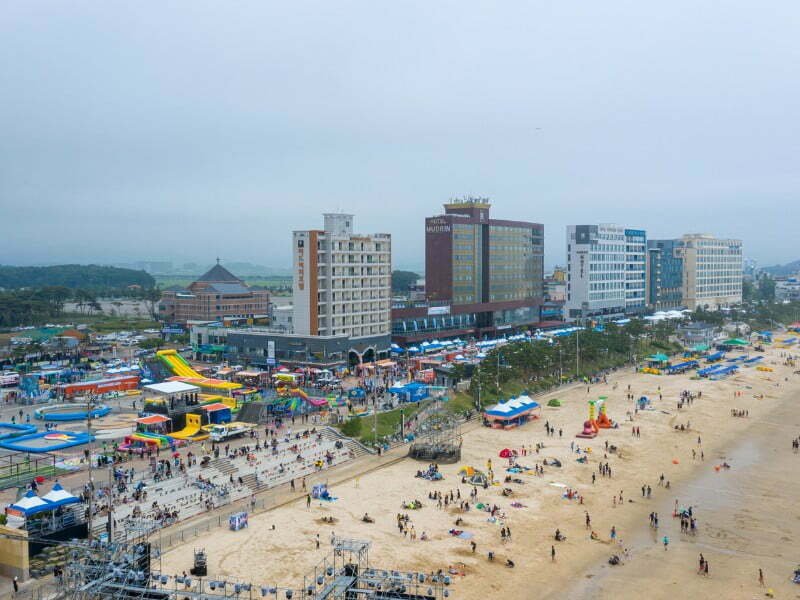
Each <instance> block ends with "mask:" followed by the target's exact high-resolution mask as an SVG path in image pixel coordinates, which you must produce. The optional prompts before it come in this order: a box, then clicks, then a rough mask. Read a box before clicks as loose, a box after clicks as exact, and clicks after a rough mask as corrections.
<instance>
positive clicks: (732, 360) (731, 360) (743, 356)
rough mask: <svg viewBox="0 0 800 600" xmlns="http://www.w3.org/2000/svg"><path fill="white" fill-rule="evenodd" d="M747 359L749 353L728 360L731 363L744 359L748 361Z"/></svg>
mask: <svg viewBox="0 0 800 600" xmlns="http://www.w3.org/2000/svg"><path fill="white" fill-rule="evenodd" d="M746 360H747V355H746V354H744V355H742V356H737V357H736V358H729V359H728V362H729V363H737V362H743V361H746Z"/></svg>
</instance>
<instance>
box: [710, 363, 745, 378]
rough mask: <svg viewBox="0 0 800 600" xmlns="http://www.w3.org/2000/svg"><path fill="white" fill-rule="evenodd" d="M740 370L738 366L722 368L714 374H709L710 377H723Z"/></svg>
mask: <svg viewBox="0 0 800 600" xmlns="http://www.w3.org/2000/svg"><path fill="white" fill-rule="evenodd" d="M738 370H739V367H738V366H736V365H728V366H726V367H721V368H719V369H717V370H716V371H714V372H713V373H710V374H709V377H720V376H722V375H729V374H730V373H735V372H736V371H738Z"/></svg>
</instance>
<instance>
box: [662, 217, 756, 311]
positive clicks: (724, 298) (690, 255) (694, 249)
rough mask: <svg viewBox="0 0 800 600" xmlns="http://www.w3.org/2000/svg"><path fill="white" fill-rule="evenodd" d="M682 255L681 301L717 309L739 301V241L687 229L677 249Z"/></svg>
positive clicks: (740, 251)
mask: <svg viewBox="0 0 800 600" xmlns="http://www.w3.org/2000/svg"><path fill="white" fill-rule="evenodd" d="M677 252H678V253H679V254H680V256H681V258H682V259H683V304H684V305H686V308H688V309H690V310H695V309H697V308H708V309H710V310H717V309H719V308H722V307H725V306H731V305H734V304H741V302H742V241H741V240H726V239H718V238H715V237H714V236H712V235H708V234H701V233H691V234H687V235H684V236H683V237H682V238H681V244H680V247H679V248H678V249H677Z"/></svg>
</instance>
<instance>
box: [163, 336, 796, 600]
mask: <svg viewBox="0 0 800 600" xmlns="http://www.w3.org/2000/svg"><path fill="white" fill-rule="evenodd" d="M779 352H781V350H778V349H775V350H771V351H770V352H769V353H768V356H767V358H766V359H765V362H766V363H767V364H769V366H771V367H773V368H774V369H775V371H774V372H772V373H765V372H761V371H757V370H755V368H747V369H741V370H740V373H739V374H738V375H736V376H735V377H731V378H729V379H727V380H724V381H716V382H714V381H706V380H703V381H691V380H689V378H688V376H685V375H681V376H653V375H643V374H635V373H633V372H632V371H630V370H628V371H627V372H624V373H623V372H620V373H618V374H615V375H614V376H613V377H612V378H610V379H609V382H608V384H601V385H595V386H592V388H591V389H590V390H589V393H588V394H587V391H586V388H585V387H575V388H572V389H570V390H561V391H560V392H558V393H554V394H550V395H548V396H546V397H544V398H543V399H540V401H541V402H542V404H545V403H546V401H547V399H549V398H550V397H558V398H560V399H562V401H563V403H564V405H563V406H562V407H561V408H547V407H546V408H544V409H543V412H542V418H541V420H540V421H539V422H535V423H531V424H528V425H526V426H524V427H522V428H520V429H517V430H514V431H508V432H501V431H493V430H489V429H485V428H477V429H475V430H474V431H471V432H468V433H466V434H465V436H464V449H463V460H462V462H461V463H460V464H470V465H473V466H475V467H477V468H480V469H485V467H486V462H487V459H489V458H491V460H492V462H493V465H494V469H495V475H496V477H497V478H502V477H503V476H505V472H504V468H503V467H504V461H503V460H502V459H500V458H498V456H497V455H498V452H499V451H500V450H501V449H502V448H504V447H510V448H519V447H520V446H521V445H523V444H524V445H525V446H528V445H534V444H536V443H537V442H543V443H544V444H545V446H546V447H545V449H544V450H543V451H542V453H541V454H540V455H539V456H536V455H535V454H534V455H530V456H527V457H521V458H519V462H520V463H521V464H524V465H527V466H530V467H533V465H534V464H535V463H536V462H537V460H541V459H542V458H544V457H555V458H558V459H559V460H561V461H562V462H563V468H561V469H557V468H551V467H545V474H544V476H541V477H539V476H535V475H524V474H523V475H519V476H517V477H519V478H520V479H522V480H523V482H524V483H523V484H511V485H510V486H509V487H511V488H512V489H513V496H512V497H510V498H507V497H503V496H502V494H501V490H502V487H503V486H491V487H490V488H489V489H488V490H483V489H482V488H481V489H479V496H478V501H479V502H486V503H491V504H497V505H498V506H499V507H500V509H501V511H503V512H504V513H505V515H506V516H507V518H506V519H505V520H504V521H503V523H504V524H506V525H508V526H509V527H510V528H511V530H512V541H510V542H507V543H505V544H502V543H501V541H500V533H499V532H500V528H501V525H500V523H490V522H488V521H487V517H488V516H489V515H488V514H486V513H483V512H479V511H476V510H471V511H469V512H465V513H461V512H460V511H459V510H458V508H454V507H451V508H449V509H447V510H440V509H438V508H437V507H436V502H435V501H431V500H428V492H429V491H431V490H438V491H441V492H442V493H446V492H449V491H450V490H453V491H455V490H457V489H458V490H460V491H461V495H462V498H465V499H466V498H467V497H468V495H469V490H470V487H469V486H467V485H464V484H462V483H461V481H460V478H459V477H458V476H457V471H458V468H459V466H460V465H446V466H443V467H442V472H443V473H444V474H445V479H444V480H443V481H439V482H428V481H425V480H422V479H418V478H415V477H414V474H415V473H416V471H417V470H418V469H421V468H424V465H421V464H420V463H416V462H414V461H411V460H403V461H400V462H398V463H396V464H392V465H390V466H388V467H385V468H382V469H380V470H377V471H375V472H372V473H369V474H366V475H363V476H362V477H360V478H358V479H351V480H349V481H346V482H344V483H342V484H340V485H337V486H334V487H333V489H332V493H333V495H335V496H338V497H339V499H338V500H337V501H335V502H332V503H322V504H320V503H318V502H316V501H315V502H314V503H313V504H312V505H311V507H310V508H306V503H305V501H304V500H298V501H296V502H293V503H291V504H289V505H286V506H281V507H280V508H277V509H275V510H273V511H270V512H267V513H264V514H262V515H258V516H255V517H253V518H252V519H251V522H250V527H249V529H247V530H244V531H240V532H230V531H225V530H221V529H220V530H217V531H215V532H212V533H211V534H207V535H205V536H201V537H198V538H197V539H196V540H194V541H193V542H192V543H190V544H186V545H184V546H182V547H178V548H176V549H174V550H171V551H170V552H168V553H167V554H165V555H164V557H163V571H164V572H174V573H180V572H181V571H183V570H186V571H188V570H189V567H190V566H191V562H192V550H193V548H196V547H205V549H206V550H207V552H208V559H209V574H210V575H214V576H220V577H237V578H241V579H245V580H249V581H253V582H257V583H267V584H282V585H297V584H298V583H299V580H300V579H301V578H302V576H303V575H304V574H306V573H307V572H308V571H309V569H311V568H313V566H314V565H315V564H316V563H317V562H318V561H319V560H321V559H322V558H323V556H324V555H325V553H327V552H328V550H329V548H330V546H329V538H330V535H331V533H333V532H335V533H336V534H337V535H344V536H351V537H357V538H361V539H370V540H372V542H373V546H372V549H371V551H370V557H371V560H372V563H373V564H374V565H376V566H382V567H386V568H397V569H406V570H422V571H431V570H435V569H439V568H442V569H447V567H448V566H449V565H453V564H455V563H457V562H462V563H464V565H465V567H466V576H465V577H463V578H461V577H457V578H456V579H457V581H456V582H455V583H454V584H453V590H452V591H453V593H454V594H455V597H458V598H485V597H487V596H488V595H491V594H495V593H501V594H503V596H504V597H506V598H531V597H542V598H589V597H591V598H633V597H641V596H642V595H644V594H646V595H647V596H650V597H655V598H666V597H674V596H675V595H676V594H678V595H680V597H692V598H700V597H711V596H713V595H717V596H719V597H721V598H752V597H763V593H764V591H765V589H761V588H759V586H758V581H757V574H758V568H759V567H761V568H763V569H764V572H765V576H766V580H767V585H768V586H769V587H772V588H774V589H775V591H776V593H777V597H795V596H796V595H797V594H799V593H800V587H796V586H793V585H792V584H791V583H790V581H789V577H790V575H791V572H792V570H793V568H794V566H795V561H796V562H800V551H798V550H796V549H797V548H800V544H798V540H800V509H798V508H797V503H796V502H795V501H794V499H795V498H797V497H798V492H800V480H799V479H798V477H797V473H798V467H800V455H795V454H793V453H792V450H791V439H792V437H795V436H797V435H800V412H799V411H800V407H798V406H797V398H798V397H800V377H798V376H792V375H791V372H792V369H790V368H788V367H784V366H781V365H780V364H779V363H780V359H779V357H778V353H779ZM784 377H789V382H788V383H787V382H784ZM615 383H616V385H617V387H616V389H614V384H615ZM778 383H779V384H780V386H779V387H778V386H777V385H776V384H778ZM629 384H630V385H631V390H632V393H633V394H634V396H635V397H637V398H638V397H639V396H641V395H647V396H649V397H650V398H653V399H654V402H653V404H654V407H655V410H652V411H644V412H640V413H639V414H638V415H636V416H635V421H634V422H633V423H630V422H628V421H626V418H627V417H626V412H627V411H628V410H630V411H633V406H632V404H631V402H630V401H627V400H625V395H626V392H627V386H628V385H629ZM659 386H660V387H661V392H662V394H663V400H662V401H659V400H658V389H657V388H658V387H659ZM684 389H689V390H692V391H695V392H696V391H700V390H702V398H701V399H699V400H697V401H695V403H694V404H693V405H692V406H689V407H685V408H683V409H682V410H680V411H678V410H677V409H676V401H677V398H678V396H679V394H680V391H681V390H684ZM736 391H741V392H742V396H741V397H734V393H735V392H736ZM759 394H764V398H763V399H756V398H754V395H759ZM601 395H603V396H608V413H609V416H610V417H611V418H612V419H616V420H618V421H619V422H620V427H619V429H614V430H603V431H602V432H601V433H600V435H599V436H598V437H597V438H596V439H594V440H588V441H587V440H580V439H576V438H575V437H574V434H575V433H577V432H578V431H580V429H581V428H582V427H581V425H582V423H583V421H584V420H585V419H586V416H587V403H586V401H587V400H588V399H594V398H597V397H598V396H601ZM731 408H741V409H745V408H746V409H748V410H749V411H750V416H749V418H735V417H731V416H730V409H731ZM546 420H549V421H550V423H551V424H553V425H555V427H556V429H557V430H558V428H563V437H562V438H559V437H558V434H556V437H554V438H553V437H546V435H545V432H544V426H543V423H544V421H546ZM687 421H691V427H692V430H693V431H691V432H683V433H682V432H676V431H675V430H674V425H676V424H680V423H684V424H685V423H686V422H687ZM631 425H636V426H638V427H640V428H641V434H642V435H641V438H634V437H632V436H631ZM698 435H699V436H701V439H702V444H701V445H699V446H698V445H697V437H698ZM606 440H608V441H609V443H610V444H614V445H616V446H618V447H619V448H620V449H621V450H622V457H621V458H620V457H618V456H616V455H614V454H608V459H607V462H608V463H609V464H610V466H611V469H612V475H613V476H612V477H611V478H607V477H600V476H597V479H596V483H594V484H592V480H591V476H592V473H595V474H596V473H597V466H598V463H599V462H601V461H602V462H606V459H605V458H603V448H604V443H605V441H606ZM573 441H574V442H576V443H578V444H580V445H581V446H583V445H584V444H585V443H586V444H588V445H589V446H590V447H591V448H592V453H591V454H589V455H588V456H589V461H588V463H587V464H581V463H577V462H576V459H577V458H578V457H579V455H578V454H575V453H573V452H572V451H571V450H570V443H571V442H573ZM692 449H695V450H696V451H697V452H698V458H697V459H695V460H692V454H691V451H692ZM701 449H702V451H703V452H704V453H705V460H704V461H701V460H700V459H699V451H700V450H701ZM673 459H674V460H676V461H677V463H678V464H674V463H673ZM723 460H727V462H729V463H730V464H731V465H732V468H731V469H730V470H720V471H719V472H717V471H716V470H715V469H714V466H715V465H718V464H720V463H721V462H722V461H723ZM661 473H664V475H665V478H666V479H667V480H669V481H670V483H671V489H669V490H666V489H664V488H663V487H660V486H658V477H659V475H660V474H661ZM320 477H321V478H322V479H321V481H324V478H326V477H331V478H332V479H335V473H324V474H322V475H321V476H320ZM315 482H316V481H311V480H310V481H309V486H310V485H311V484H312V483H315ZM554 484H556V485H554ZM643 484H649V485H650V486H651V487H652V490H653V496H652V498H651V499H649V500H648V499H642V497H641V489H640V488H641V486H642V485H643ZM557 485H558V486H562V485H566V486H569V487H572V488H577V489H578V490H579V492H580V493H581V494H582V495H583V496H584V504H583V505H581V504H579V502H578V501H577V500H567V499H565V498H563V497H562V493H563V488H562V487H557ZM620 490H622V491H623V495H624V497H625V502H624V504H619V503H618V504H617V505H616V506H615V505H614V502H613V497H614V496H615V495H618V494H619V492H620ZM414 498H417V499H420V500H422V502H423V504H424V505H425V506H424V508H422V509H421V510H417V511H403V510H402V509H401V507H400V505H401V502H402V501H403V500H410V499H414ZM676 499H678V500H679V503H680V505H681V506H687V505H689V504H691V505H692V506H693V509H694V511H695V516H696V517H697V518H698V528H699V529H698V533H697V535H695V536H689V535H682V534H681V533H680V527H679V520H678V519H673V518H672V517H671V513H672V509H673V507H674V503H675V500H676ZM512 501H517V502H520V503H522V504H523V505H524V506H523V507H522V508H513V507H511V502H512ZM456 504H458V502H457V503H456ZM401 511H402V512H407V513H408V514H409V516H410V517H411V520H412V523H413V525H414V528H415V531H416V534H417V537H418V538H419V537H420V536H421V534H422V532H423V531H424V532H426V533H427V535H428V536H429V537H430V540H429V541H426V542H423V541H420V540H419V539H417V540H416V541H412V540H411V539H410V538H409V537H404V536H403V535H401V534H400V533H399V532H398V529H397V526H396V518H395V516H396V514H397V513H398V512H401ZM585 511H588V512H589V513H590V515H591V519H592V528H593V529H594V530H595V531H596V532H597V533H598V534H599V537H600V539H599V540H597V541H592V540H590V539H589V532H588V530H587V529H586V528H585V526H584V515H585ZM651 511H657V512H658V513H659V517H660V521H661V522H660V525H661V526H660V528H659V531H658V533H657V534H656V533H654V532H653V531H652V530H651V529H650V527H649V525H648V516H647V515H648V514H649V513H650V512H651ZM365 512H369V514H370V515H371V516H372V517H374V518H375V520H376V522H375V523H374V524H366V523H363V522H361V520H360V518H361V516H362V515H363V514H364V513H365ZM322 516H333V517H334V518H335V519H336V520H337V522H336V524H335V525H333V526H331V525H328V524H325V523H323V522H321V517H322ZM459 516H461V517H462V518H463V519H464V523H463V524H462V525H460V526H459V529H463V530H465V531H467V532H470V533H472V534H473V535H474V538H473V539H474V540H475V542H476V543H477V551H476V553H475V554H472V552H471V550H470V547H469V542H468V541H466V540H463V539H460V538H455V537H452V536H450V535H449V534H448V530H449V529H450V528H453V527H455V524H454V523H455V519H456V518H457V517H459ZM273 524H274V525H275V529H274V530H273V529H272V525H273ZM612 526H615V527H616V530H617V532H618V542H617V543H612V542H611V540H610V539H609V532H610V529H611V527H612ZM556 527H558V528H560V530H561V531H562V532H563V533H564V534H565V535H566V536H567V540H566V541H564V542H560V543H556V542H554V541H553V532H554V531H555V529H556ZM317 534H319V535H320V540H321V548H320V549H319V550H318V549H316V542H315V539H316V535H317ZM664 534H666V535H668V536H669V538H670V542H671V543H670V546H669V550H668V551H667V552H665V551H664V550H663V546H661V544H660V543H659V541H660V539H661V536H663V535H664ZM620 542H621V543H620ZM551 545H555V546H556V552H557V555H556V560H555V562H553V561H551V557H550V548H551ZM622 548H629V549H630V559H629V560H626V561H625V562H626V564H624V565H621V566H616V567H611V566H609V565H608V564H607V560H608V558H609V557H610V556H611V555H612V554H620V555H621V554H622ZM489 550H492V551H494V552H495V554H496V559H495V561H494V562H493V563H490V562H489V561H488V560H487V552H488V551H489ZM699 552H703V554H704V555H705V557H706V558H707V559H708V560H709V561H710V565H711V569H710V577H708V578H702V577H700V576H698V575H697V574H696V567H697V556H698V554H699ZM794 553H796V554H797V555H794ZM507 557H512V558H513V560H514V562H515V563H516V567H515V568H514V569H509V568H506V567H505V566H503V563H504V562H505V559H506V558H507Z"/></svg>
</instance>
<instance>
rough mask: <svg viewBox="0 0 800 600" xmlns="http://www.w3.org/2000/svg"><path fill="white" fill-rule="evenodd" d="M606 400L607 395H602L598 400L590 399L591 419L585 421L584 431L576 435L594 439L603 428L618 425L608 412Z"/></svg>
mask: <svg viewBox="0 0 800 600" xmlns="http://www.w3.org/2000/svg"><path fill="white" fill-rule="evenodd" d="M606 400H607V398H606V397H605V396H601V397H600V398H598V399H597V400H589V419H588V420H586V421H584V422H583V431H581V432H580V433H578V434H575V437H579V438H587V439H592V438H595V437H597V434H598V433H599V432H600V430H601V429H611V428H613V427H616V425H615V424H614V422H613V421H612V420H611V419H610V418H609V417H608V414H607V413H606ZM597 410H599V411H600V414H599V416H597Z"/></svg>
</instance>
